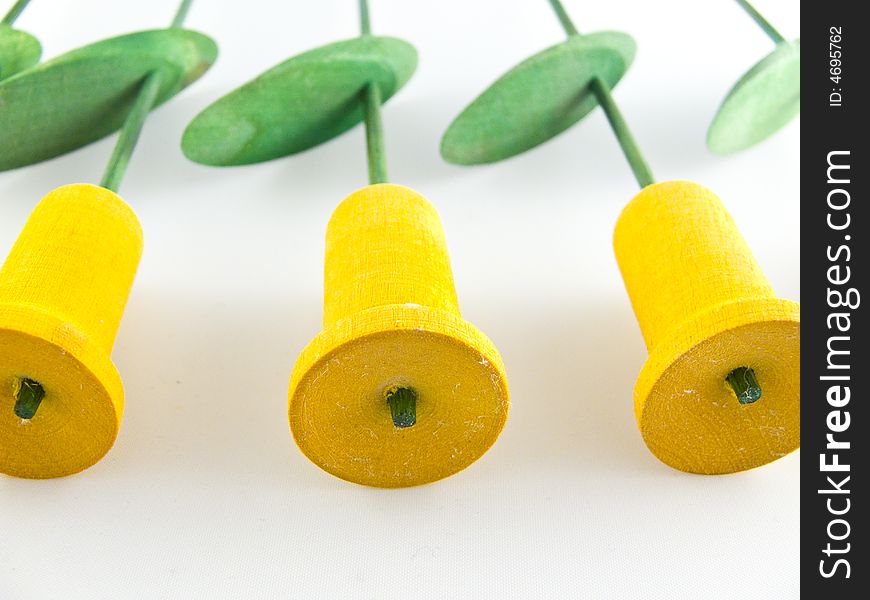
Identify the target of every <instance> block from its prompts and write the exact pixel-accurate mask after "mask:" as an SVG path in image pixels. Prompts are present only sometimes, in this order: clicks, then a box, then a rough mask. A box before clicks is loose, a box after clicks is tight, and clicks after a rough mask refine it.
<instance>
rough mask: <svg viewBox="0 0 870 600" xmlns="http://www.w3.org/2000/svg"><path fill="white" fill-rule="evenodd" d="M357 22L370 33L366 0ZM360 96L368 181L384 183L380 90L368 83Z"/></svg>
mask: <svg viewBox="0 0 870 600" xmlns="http://www.w3.org/2000/svg"><path fill="white" fill-rule="evenodd" d="M359 22H360V31H361V32H362V35H363V36H366V35H371V31H372V23H371V19H370V18H369V3H368V1H367V0H359ZM361 96H362V97H361V100H362V105H363V117H364V119H365V123H366V155H367V156H368V163H369V183H370V184H375V183H386V181H387V153H386V151H385V150H384V126H383V123H382V122H381V90H380V88H379V87H378V86H377V84H376V83H369V84H368V85H366V87H365V88H363V90H362V92H361Z"/></svg>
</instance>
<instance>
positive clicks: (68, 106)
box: [0, 29, 217, 170]
mask: <svg viewBox="0 0 870 600" xmlns="http://www.w3.org/2000/svg"><path fill="white" fill-rule="evenodd" d="M216 57H217V46H216V45H215V43H214V42H213V41H212V40H211V38H209V37H207V36H205V35H203V34H201V33H197V32H195V31H189V30H185V29H160V30H154V31H141V32H138V33H131V34H128V35H124V36H120V37H116V38H111V39H107V40H103V41H101V42H97V43H95V44H91V45H89V46H85V47H83V48H79V49H77V50H73V51H72V52H68V53H67V54H64V55H62V56H59V57H57V58H55V59H53V60H50V61H48V62H45V63H43V64H41V65H39V66H36V67H34V68H32V69H29V70H27V71H24V72H22V73H19V74H18V75H15V76H13V77H12V78H10V79H7V80H5V81H3V82H2V83H0V107H2V110H0V148H3V151H2V152H0V170H7V169H14V168H17V167H21V166H24V165H29V164H33V163H37V162H40V161H43V160H46V159H49V158H53V157H55V156H59V155H61V154H64V153H66V152H70V151H71V150H75V149H76V148H79V147H81V146H84V145H85V144H89V143H91V142H93V141H96V140H98V139H100V138H102V137H105V136H106V135H108V134H110V133H112V132H113V131H115V130H117V129H118V128H119V127H120V126H121V125H122V124H123V123H124V119H125V117H126V116H127V113H128V112H129V111H130V108H131V107H132V105H133V102H134V100H135V97H136V94H137V92H138V90H139V86H140V84H141V82H142V80H143V79H144V78H145V76H146V75H148V74H149V73H151V72H152V71H154V70H161V72H162V73H163V75H162V77H161V80H160V81H161V86H160V92H159V94H158V96H157V102H156V103H155V106H157V105H159V104H162V103H163V102H165V101H166V100H168V99H169V98H171V97H172V96H174V95H175V94H177V93H178V92H179V91H181V90H182V89H183V88H184V87H186V86H187V85H189V84H190V83H192V82H193V81H195V80H196V79H198V78H199V77H200V76H201V75H202V74H203V73H205V72H206V71H207V70H208V68H209V67H210V66H211V65H212V63H213V62H214V60H215V58H216Z"/></svg>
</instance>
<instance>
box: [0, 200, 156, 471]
mask: <svg viewBox="0 0 870 600" xmlns="http://www.w3.org/2000/svg"><path fill="white" fill-rule="evenodd" d="M141 254H142V230H141V228H140V226H139V222H138V220H137V219H136V215H135V214H134V213H133V211H132V210H131V209H130V207H129V206H127V204H125V203H124V201H123V200H121V198H120V197H118V196H117V195H116V194H114V193H113V192H111V191H109V190H107V189H104V188H101V187H98V186H94V185H88V184H75V185H67V186H64V187H61V188H59V189H57V190H55V191H53V192H51V193H50V194H48V195H47V196H46V197H45V198H44V199H43V200H42V201H41V202H40V203H39V205H38V206H37V207H36V209H35V210H34V211H33V214H32V215H31V216H30V219H29V220H28V221H27V224H26V225H25V227H24V229H23V231H22V232H21V235H20V237H19V238H18V241H17V242H16V243H15V245H14V247H13V248H12V251H11V252H10V253H9V257H8V258H7V259H6V262H5V264H4V265H3V268H2V269H0V472H2V473H6V474H9V475H15V476H18V477H30V478H47V477H59V476H63V475H69V474H72V473H76V472H78V471H81V470H82V469H86V468H87V467H89V466H91V465H93V464H94V463H96V462H97V461H98V460H100V458H102V457H103V455H105V453H106V452H107V451H108V450H109V448H111V447H112V444H113V442H114V440H115V437H116V435H117V432H118V427H119V424H120V422H121V413H122V412H123V409H124V390H123V386H122V385H121V379H120V376H119V375H118V372H117V370H116V369H115V367H114V365H113V364H112V361H111V359H110V354H111V351H112V345H113V344H114V340H115V335H116V333H117V330H118V326H119V324H120V322H121V316H122V314H123V312H124V306H125V304H126V302H127V297H128V295H129V293H130V287H131V286H132V283H133V277H134V275H135V273H136V268H137V266H138V264H139V258H140V256H141ZM34 389H37V390H39V395H40V398H41V402H40V403H39V404H38V409H37V410H36V411H35V413H34V414H33V415H32V417H31V418H21V417H20V416H19V414H17V412H18V404H17V403H16V399H18V398H21V397H22V395H23V394H24V393H30V394H32V393H33V390H34ZM43 395H44V396H43Z"/></svg>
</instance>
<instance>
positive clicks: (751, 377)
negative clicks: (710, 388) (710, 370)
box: [725, 367, 761, 404]
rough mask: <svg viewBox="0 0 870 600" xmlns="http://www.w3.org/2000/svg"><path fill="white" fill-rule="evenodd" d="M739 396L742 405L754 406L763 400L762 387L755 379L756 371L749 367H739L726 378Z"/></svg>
mask: <svg viewBox="0 0 870 600" xmlns="http://www.w3.org/2000/svg"><path fill="white" fill-rule="evenodd" d="M725 380H726V381H727V382H728V383H729V385H730V386H731V389H733V390H734V393H735V394H736V395H737V401H738V402H740V404H752V403H753V402H755V401H756V400H758V399H759V398H761V386H760V385H759V383H758V379H756V378H755V371H753V370H752V369H750V368H749V367H737V368H736V369H734V370H733V371H731V372H730V373H728V376H727V377H725Z"/></svg>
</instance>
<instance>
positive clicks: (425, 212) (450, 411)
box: [182, 0, 509, 487]
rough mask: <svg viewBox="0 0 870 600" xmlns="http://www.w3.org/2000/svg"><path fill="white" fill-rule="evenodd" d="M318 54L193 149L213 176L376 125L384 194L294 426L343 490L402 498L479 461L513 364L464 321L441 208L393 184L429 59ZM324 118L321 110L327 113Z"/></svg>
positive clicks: (376, 184)
mask: <svg viewBox="0 0 870 600" xmlns="http://www.w3.org/2000/svg"><path fill="white" fill-rule="evenodd" d="M360 13H361V25H362V35H361V36H359V37H357V38H354V39H350V40H345V41H341V42H336V43H333V44H329V45H327V46H324V47H321V48H316V49H314V50H311V51H308V52H305V53H303V54H301V55H298V56H296V57H293V58H290V59H288V60H287V61H285V62H283V63H281V64H279V65H277V66H276V67H274V68H272V69H270V70H269V71H267V72H266V73H264V74H262V75H260V76H259V77H257V78H256V79H254V80H252V81H250V82H249V83H247V84H245V85H243V86H241V87H240V88H238V89H236V90H234V91H233V92H231V93H229V94H227V95H226V96H224V97H223V98H221V99H219V100H217V101H216V102H215V103H213V104H212V105H211V106H210V107H208V108H206V109H205V110H204V111H203V112H202V113H200V114H199V115H198V116H197V117H196V118H195V119H194V120H193V121H192V122H191V124H190V125H189V126H188V127H187V130H186V131H185V134H184V138H183V140H182V149H183V150H184V152H185V154H186V155H187V156H188V157H189V158H191V159H192V160H196V161H198V162H201V163H205V164H211V165H239V164H251V163H256V162H262V161H264V160H271V159H274V158H278V157H282V156H287V155H289V154H294V153H296V152H301V151H303V150H306V149H308V148H311V147H312V146H315V145H317V144H320V143H322V142H324V141H326V140H327V139H330V138H332V137H335V136H336V135H339V134H341V133H343V132H344V131H346V130H347V129H349V128H350V127H352V126H354V125H356V124H357V123H359V122H360V121H365V125H366V141H367V150H368V159H369V181H370V183H371V184H372V185H369V186H367V187H365V188H362V189H361V190H358V191H356V192H354V193H353V194H351V195H350V196H348V197H347V198H346V199H345V200H344V201H343V202H342V203H341V204H340V205H339V206H338V208H336V209H335V212H334V213H333V215H332V218H331V219H330V221H329V225H328V227H327V231H326V265H325V269H324V274H325V289H324V297H325V302H324V311H323V331H322V332H321V333H320V334H319V335H318V336H317V337H316V338H315V339H314V340H313V341H312V342H311V343H310V344H309V345H308V346H307V347H306V348H305V350H303V352H302V354H301V355H300V357H299V359H298V360H297V362H296V365H295V367H294V369H293V372H292V375H291V380H290V390H289V403H288V414H289V421H290V428H291V430H292V432H293V437H294V438H295V440H296V443H297V445H298V446H299V449H300V450H301V451H302V452H303V453H304V454H305V455H306V456H307V457H308V458H309V459H311V460H312V461H313V462H314V463H315V464H317V465H318V466H319V467H321V468H323V469H325V470H326V471H328V472H329V473H332V474H333V475H336V476H337V477H340V478H342V479H346V480H348V481H352V482H355V483H360V484H364V485H371V486H379V487H400V486H411V485H418V484H423V483H428V482H431V481H435V480H437V479H441V478H443V477H447V476H448V475H452V474H453V473H456V472H457V471H460V470H462V469H464V468H465V467H467V466H468V465H470V464H471V463H473V462H474V461H475V460H477V459H478V458H480V456H481V455H482V454H483V453H484V452H486V450H487V449H488V448H489V447H490V446H491V445H492V444H493V442H495V440H496V438H497V437H498V435H499V433H500V432H501V430H502V428H503V427H504V424H505V421H506V419H507V414H508V404H509V400H508V388H507V380H506V378H505V372H504V366H503V364H502V360H501V357H500V356H499V353H498V351H497V350H496V349H495V346H493V344H492V342H490V341H489V340H488V339H487V338H486V336H484V335H483V334H482V333H481V332H480V331H479V330H478V329H477V328H475V327H474V326H473V325H471V324H470V323H468V322H467V321H465V320H464V319H463V318H462V317H461V316H460V313H459V304H458V301H457V298H456V291H455V290H454V287H453V276H452V274H451V271H450V261H449V259H448V257H447V245H446V243H445V241H444V232H443V230H442V226H441V221H440V219H439V217H438V214H437V213H436V212H435V209H434V208H433V207H432V205H431V204H429V202H428V201H426V199H424V198H423V197H422V196H421V195H420V194H418V193H417V192H415V191H413V190H411V189H408V188H406V187H402V186H400V185H394V184H391V183H386V181H387V176H386V161H385V157H384V148H383V133H382V127H381V117H380V106H381V104H382V102H384V101H385V100H386V99H387V98H389V97H390V96H392V94H394V93H395V92H396V91H397V90H398V89H399V88H400V87H401V85H402V84H404V83H405V82H406V81H407V80H408V79H409V78H410V76H411V74H412V73H413V72H414V69H415V68H416V64H417V53H416V51H415V50H414V48H413V46H411V45H410V44H408V43H407V42H404V41H402V40H399V39H396V38H391V37H381V36H374V35H371V33H370V25H369V19H368V6H367V3H366V2H365V0H361V1H360ZM312 106H317V107H319V109H318V110H317V111H312V110H311V107H312Z"/></svg>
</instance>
